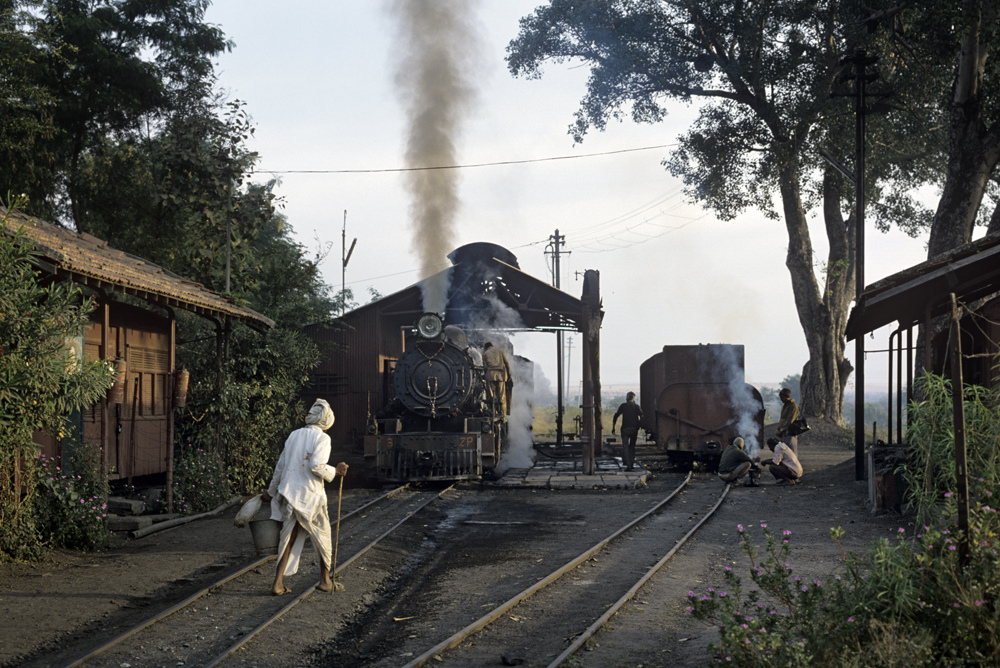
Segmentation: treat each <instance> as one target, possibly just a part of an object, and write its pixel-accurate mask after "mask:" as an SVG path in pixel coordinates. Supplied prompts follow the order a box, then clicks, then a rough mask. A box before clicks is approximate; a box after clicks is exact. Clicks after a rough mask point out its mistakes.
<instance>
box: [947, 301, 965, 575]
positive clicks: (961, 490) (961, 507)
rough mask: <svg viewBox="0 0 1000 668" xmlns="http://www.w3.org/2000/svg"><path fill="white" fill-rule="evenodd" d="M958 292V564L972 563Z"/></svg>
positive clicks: (953, 337)
mask: <svg viewBox="0 0 1000 668" xmlns="http://www.w3.org/2000/svg"><path fill="white" fill-rule="evenodd" d="M961 317H962V311H961V310H960V309H959V308H958V303H957V301H956V300H955V293H952V294H951V332H949V336H948V339H949V342H948V351H949V353H950V354H951V393H952V399H951V402H952V410H953V416H954V417H953V419H954V423H955V427H954V430H955V482H956V486H957V487H958V490H957V492H958V530H959V540H958V565H959V566H960V567H962V568H964V567H965V566H966V565H967V564H968V563H969V472H968V466H967V462H966V456H965V455H966V451H965V393H964V389H963V384H962V328H961V325H960V324H959V320H960V319H961Z"/></svg>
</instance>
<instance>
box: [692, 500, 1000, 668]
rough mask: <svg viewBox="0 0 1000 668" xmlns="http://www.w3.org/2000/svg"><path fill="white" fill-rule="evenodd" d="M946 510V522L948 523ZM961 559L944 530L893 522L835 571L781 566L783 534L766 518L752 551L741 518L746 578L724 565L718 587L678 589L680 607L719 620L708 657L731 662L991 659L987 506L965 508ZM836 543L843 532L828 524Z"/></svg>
mask: <svg viewBox="0 0 1000 668" xmlns="http://www.w3.org/2000/svg"><path fill="white" fill-rule="evenodd" d="M954 511H955V509H954V507H953V506H951V507H950V508H948V509H946V512H945V513H944V515H943V520H944V522H945V524H944V525H943V526H953V522H954V520H955V514H954ZM973 517H974V522H973V524H974V526H975V530H974V535H975V540H974V541H973V543H974V544H973V546H972V549H971V559H970V564H969V565H968V566H967V567H966V568H965V569H961V568H959V566H958V550H957V549H956V541H957V536H956V535H955V533H954V530H953V529H948V528H943V529H935V528H933V527H931V526H925V527H924V528H923V531H921V532H920V533H918V534H917V535H916V536H914V537H913V538H912V540H910V539H907V537H906V536H905V530H904V529H900V530H899V533H898V535H897V538H896V539H895V540H893V541H889V540H886V539H882V540H880V541H878V542H877V543H875V544H874V545H873V546H872V548H871V549H870V550H869V552H868V553H867V554H866V555H864V556H863V557H859V556H856V555H851V556H849V557H848V558H847V560H846V567H845V569H844V571H843V572H842V573H833V574H830V575H826V576H824V577H823V578H812V579H805V578H801V577H799V576H798V575H796V574H795V570H794V567H793V566H792V564H791V563H789V562H790V561H791V545H790V540H791V532H789V531H783V532H782V536H781V538H780V541H779V539H778V538H776V537H775V536H773V535H772V534H771V532H770V530H769V529H768V528H767V525H766V524H761V532H762V536H763V538H764V541H765V544H766V548H765V555H764V556H763V557H760V556H759V555H758V553H757V549H756V547H755V544H754V539H753V538H751V536H750V532H749V529H750V528H752V527H748V528H747V529H744V527H743V526H742V525H740V526H739V527H738V528H739V531H740V540H741V548H742V550H743V552H744V554H746V555H747V557H748V558H749V562H750V564H749V566H750V568H749V576H750V579H751V581H752V583H753V584H752V586H751V587H750V588H749V589H748V590H746V591H744V586H743V581H742V578H741V577H740V576H739V575H738V574H737V573H736V572H735V571H734V570H733V569H731V568H730V567H726V571H725V574H724V576H723V579H724V581H725V586H724V588H723V589H716V588H714V587H710V588H708V590H707V593H704V594H697V593H695V592H693V591H691V592H688V600H689V601H690V603H691V607H690V608H689V611H690V612H691V613H693V614H694V616H695V617H696V618H697V619H701V620H706V621H710V622H713V623H715V624H717V625H719V637H720V642H719V643H714V644H713V645H712V646H711V649H710V651H711V652H712V654H713V656H714V658H715V659H716V661H717V662H725V663H729V662H732V663H733V665H739V666H802V665H811V666H844V667H847V666H852V667H853V666H872V665H874V666H938V665H950V666H963V665H995V664H996V662H997V660H998V659H1000V636H998V634H997V632H998V631H1000V605H998V604H997V594H998V593H1000V584H998V579H997V578H998V575H1000V560H998V556H997V550H998V548H1000V532H998V529H1000V522H998V521H997V513H996V509H994V508H992V507H990V506H988V505H983V504H980V505H977V507H976V508H975V509H974V510H973ZM831 535H832V537H833V539H834V540H837V541H838V542H839V539H840V537H841V536H842V535H843V531H842V530H840V529H834V530H832V531H831Z"/></svg>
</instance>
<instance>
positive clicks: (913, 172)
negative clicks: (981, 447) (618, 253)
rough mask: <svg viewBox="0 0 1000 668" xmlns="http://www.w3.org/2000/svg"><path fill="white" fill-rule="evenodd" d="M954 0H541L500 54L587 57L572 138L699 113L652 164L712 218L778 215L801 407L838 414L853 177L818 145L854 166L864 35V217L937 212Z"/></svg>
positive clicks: (522, 66)
mask: <svg viewBox="0 0 1000 668" xmlns="http://www.w3.org/2000/svg"><path fill="white" fill-rule="evenodd" d="M972 4H973V5H974V4H976V3H972ZM953 5H954V6H953V7H952V8H951V11H950V12H946V13H945V14H944V15H943V16H939V15H935V14H934V11H935V10H934V8H936V7H938V6H939V5H938V4H936V3H935V5H934V7H932V6H931V4H930V3H924V2H918V3H903V4H902V5H891V4H890V3H888V2H874V3H868V4H867V5H865V6H860V5H858V4H857V3H856V2H841V1H838V0H831V1H828V2H820V3H800V2H795V1H794V0H769V1H766V2H764V1H753V0H750V1H747V0H731V1H723V2H712V3H707V4H706V3H701V2H694V1H693V0H610V1H597V0H551V1H550V2H549V3H548V4H546V5H544V6H541V7H539V8H538V9H536V10H535V11H534V13H532V14H531V15H529V16H526V17H524V18H523V19H522V20H521V27H520V33H519V34H518V36H517V37H516V38H515V39H514V40H512V41H511V43H510V45H509V46H508V64H509V67H510V70H511V72H512V73H513V74H515V75H520V76H529V77H539V76H541V72H542V67H543V65H544V64H546V63H549V62H555V63H565V62H582V63H584V64H586V65H587V66H588V67H589V68H590V77H589V80H588V82H587V89H586V93H585V95H584V97H583V99H582V100H581V103H580V108H579V110H578V111H577V113H576V120H575V122H574V123H573V124H572V125H571V126H570V133H571V134H572V135H573V136H574V137H575V138H576V139H577V140H578V141H583V140H584V139H585V137H586V134H587V133H588V131H590V130H591V129H597V130H603V129H604V128H605V127H606V125H607V123H608V122H609V121H612V120H619V119H625V118H629V119H631V120H632V121H634V122H640V123H655V122H660V121H662V120H663V119H664V118H665V117H666V115H667V113H668V111H669V108H670V105H671V104H675V103H677V102H678V101H680V102H686V103H696V104H698V110H699V114H698V117H697V120H696V121H695V122H694V123H693V125H692V126H691V127H690V128H688V129H687V131H685V132H684V133H682V135H681V136H680V138H679V141H680V146H679V147H678V149H677V150H676V151H674V153H673V154H672V155H670V156H669V157H668V158H666V159H665V160H664V165H665V166H666V167H667V168H668V169H669V171H670V172H671V173H673V174H674V175H676V176H678V177H680V178H681V179H682V180H683V182H684V183H685V186H686V192H687V194H688V195H689V196H690V197H691V198H692V199H693V200H695V201H697V202H700V203H702V204H703V205H705V206H706V207H708V208H710V209H712V210H713V211H714V212H715V213H716V215H718V216H719V217H721V218H723V219H731V218H734V217H736V216H738V215H740V214H741V213H743V212H745V211H747V210H751V209H752V210H756V211H760V212H763V213H764V214H765V215H767V216H769V217H771V218H774V219H776V220H782V221H783V222H784V225H785V230H786V233H787V237H788V247H787V253H786V258H785V263H786V266H787V267H788V269H789V273H790V276H791V281H792V290H793V295H794V299H795V304H796V309H797V312H798V315H799V322H800V325H801V327H802V330H803V332H804V334H805V338H806V343H807V347H808V349H809V361H808V362H807V363H806V365H805V367H804V369H803V372H802V396H803V409H804V410H805V411H806V412H807V413H808V414H810V415H819V416H825V417H827V418H829V419H831V420H832V421H834V422H837V423H842V422H843V416H842V410H843V390H844V388H845V386H846V383H847V379H848V376H849V374H850V372H851V370H852V368H851V364H850V362H849V361H848V360H846V359H845V357H844V327H845V324H846V319H847V314H848V309H849V307H850V303H851V301H852V299H853V297H854V294H855V285H854V260H855V255H856V239H857V230H856V220H857V218H856V212H855V211H854V207H853V195H854V187H853V183H852V182H851V181H849V180H848V179H846V178H845V177H844V176H843V175H842V174H841V173H839V172H838V171H837V170H836V169H834V167H833V166H832V165H831V164H830V163H828V162H827V161H826V160H825V159H824V158H823V157H822V152H825V153H827V154H829V155H832V156H833V157H834V158H835V159H836V160H837V161H838V162H840V163H842V164H844V165H848V168H850V166H852V165H853V164H854V160H853V156H854V155H855V115H854V109H853V106H852V102H851V101H850V99H849V97H850V95H851V93H852V90H853V86H852V81H853V79H854V77H855V75H856V72H857V71H858V62H857V61H858V59H859V58H860V57H861V52H860V50H861V49H865V50H866V53H868V54H872V55H875V56H877V57H878V61H877V73H878V75H879V78H878V79H877V80H876V81H873V82H871V83H870V84H869V92H870V93H871V97H869V99H868V100H866V104H865V111H866V121H867V128H866V130H867V132H866V139H867V143H868V152H867V155H866V169H865V173H864V178H865V184H866V194H867V195H868V202H869V203H872V204H874V206H870V207H868V208H869V212H868V213H869V219H870V220H874V221H875V224H876V226H878V227H881V228H883V229H885V228H887V227H888V226H890V225H898V226H901V227H902V228H903V229H905V230H907V231H908V232H910V233H916V232H918V231H920V230H921V229H925V228H926V227H927V226H929V225H931V224H932V221H936V220H937V219H936V218H935V216H934V213H933V212H932V211H930V210H929V209H928V208H926V207H925V206H923V205H922V203H921V201H920V200H919V199H918V198H917V197H915V196H914V195H913V193H914V192H915V191H914V188H915V187H916V186H920V185H926V184H934V185H939V186H940V185H943V184H945V181H946V179H945V172H944V170H943V164H944V161H945V160H946V154H947V150H946V146H945V144H944V143H942V141H941V133H940V132H936V131H935V128H938V127H940V126H941V125H942V123H943V122H944V119H946V118H947V117H948V113H949V109H948V106H947V105H946V104H944V103H943V101H944V99H945V98H946V95H945V89H946V88H948V87H949V86H950V85H951V84H952V82H953V77H952V76H950V75H949V71H952V72H953V69H951V68H954V63H955V62H956V60H957V59H958V56H959V52H958V51H956V50H955V46H956V38H957V36H959V35H960V34H961V26H963V25H968V22H967V21H965V20H964V19H963V18H962V17H963V15H962V14H961V12H962V11H964V9H963V8H966V3H953ZM949 20H955V21H956V22H955V23H949ZM907 40H912V41H914V43H915V45H919V46H918V47H916V48H915V45H914V44H909V43H908V42H907ZM944 54H947V57H944V58H942V56H943V55H944ZM869 71H872V70H871V69H870V70H869ZM821 151H822V152H821ZM812 213H815V214H816V215H817V216H819V217H820V219H821V220H822V221H823V223H824V229H825V232H826V236H827V241H828V244H829V248H830V251H829V253H828V255H827V257H826V258H825V260H824V261H822V262H818V261H817V258H815V257H814V253H813V244H812V240H811V237H810V232H809V228H808V224H807V223H808V219H809V216H810V214H812ZM938 213H939V215H940V210H939V212H938ZM933 224H935V225H937V222H934V223H933ZM816 267H821V269H822V270H821V271H820V272H819V275H817V270H816Z"/></svg>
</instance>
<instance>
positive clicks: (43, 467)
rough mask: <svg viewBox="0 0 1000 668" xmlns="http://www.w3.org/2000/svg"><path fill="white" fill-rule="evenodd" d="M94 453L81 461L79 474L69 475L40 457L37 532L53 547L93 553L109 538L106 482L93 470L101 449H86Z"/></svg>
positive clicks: (36, 500)
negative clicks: (83, 464)
mask: <svg viewBox="0 0 1000 668" xmlns="http://www.w3.org/2000/svg"><path fill="white" fill-rule="evenodd" d="M86 451H87V452H89V453H96V454H97V457H95V456H93V454H90V455H89V456H86V457H84V458H83V461H85V462H86V464H87V465H86V466H80V467H79V469H78V470H80V471H82V472H81V473H70V472H68V471H66V470H64V469H63V468H62V467H60V466H59V463H58V462H57V461H56V460H55V459H54V458H52V457H46V456H45V455H39V457H38V465H37V467H36V469H35V471H36V475H37V485H38V490H37V494H36V496H35V503H36V512H37V518H38V530H39V533H40V535H41V536H42V539H43V540H44V541H45V542H46V543H47V544H49V545H51V546H53V547H66V548H71V549H79V550H92V549H94V548H95V547H97V546H98V545H101V544H102V543H104V542H105V541H106V540H107V537H108V519H107V518H108V513H107V508H108V504H107V498H108V494H107V481H106V479H105V478H104V476H102V475H101V473H100V467H99V466H94V465H93V464H94V460H95V459H98V458H99V456H100V446H94V445H91V446H87V447H86Z"/></svg>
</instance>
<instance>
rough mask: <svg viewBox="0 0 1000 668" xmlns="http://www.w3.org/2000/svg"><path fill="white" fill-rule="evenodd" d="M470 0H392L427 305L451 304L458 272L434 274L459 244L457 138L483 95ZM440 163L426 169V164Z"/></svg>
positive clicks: (430, 308)
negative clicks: (450, 285) (478, 81)
mask: <svg viewBox="0 0 1000 668" xmlns="http://www.w3.org/2000/svg"><path fill="white" fill-rule="evenodd" d="M478 4H479V3H478V2H475V1H470V0H390V4H389V6H390V8H391V11H392V14H393V16H394V17H395V18H396V20H397V25H398V31H399V39H398V40H397V44H398V45H399V48H400V53H399V54H398V62H399V68H398V70H397V71H396V77H395V83H396V90H397V93H398V95H399V98H400V101H401V102H402V104H403V106H404V107H405V108H406V115H407V130H406V132H407V140H406V153H405V162H406V166H407V167H410V168H412V169H414V170H415V171H410V172H407V175H406V187H407V190H409V192H410V197H411V202H410V214H411V217H412V219H413V223H414V230H413V239H414V246H415V248H416V251H417V254H418V256H419V259H420V272H421V274H420V278H421V288H422V290H423V296H424V310H425V311H431V312H434V313H441V314H443V313H444V312H445V308H446V307H447V305H448V282H449V278H450V273H446V274H444V275H443V276H441V277H438V278H434V279H431V280H428V279H430V278H431V277H432V276H434V275H435V274H437V273H438V271H439V270H440V269H442V268H443V267H445V266H447V261H446V255H447V253H448V252H450V251H451V249H452V248H453V247H454V245H455V227H456V221H455V219H456V215H457V212H458V208H459V198H458V172H457V171H456V170H454V169H438V168H439V167H443V166H449V165H456V164H458V152H457V150H456V141H457V139H458V136H459V133H460V130H461V126H462V121H463V120H464V119H465V117H466V116H467V114H468V112H469V111H470V109H471V108H472V106H473V103H474V102H475V100H476V90H475V87H474V86H473V73H474V72H476V71H477V69H478V67H477V65H478V62H477V61H478V53H479V51H480V46H479V45H480V41H479V39H478V35H477V31H476V30H475V29H474V27H473V26H474V21H473V14H474V10H475V8H476V7H477V6H478ZM427 167H431V168H435V169H420V168H427Z"/></svg>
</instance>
